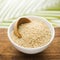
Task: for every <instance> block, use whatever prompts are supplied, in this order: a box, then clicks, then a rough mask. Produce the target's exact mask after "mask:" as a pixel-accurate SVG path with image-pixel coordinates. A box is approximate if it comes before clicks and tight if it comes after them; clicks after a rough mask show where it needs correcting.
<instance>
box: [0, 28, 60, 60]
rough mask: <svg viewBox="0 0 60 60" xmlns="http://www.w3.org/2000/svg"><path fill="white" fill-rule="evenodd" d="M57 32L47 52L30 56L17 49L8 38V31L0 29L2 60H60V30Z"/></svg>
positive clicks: (0, 54) (0, 56)
mask: <svg viewBox="0 0 60 60" xmlns="http://www.w3.org/2000/svg"><path fill="white" fill-rule="evenodd" d="M55 31H56V33H55V34H56V35H55V38H54V40H53V42H52V43H51V45H50V46H49V47H48V48H47V49H46V50H45V51H43V52H41V53H39V54H35V55H28V54H23V53H21V52H19V51H18V50H17V49H15V48H14V46H13V45H12V44H11V43H10V41H9V39H8V37H7V29H5V28H0V60H40V59H41V60H60V28H55Z"/></svg>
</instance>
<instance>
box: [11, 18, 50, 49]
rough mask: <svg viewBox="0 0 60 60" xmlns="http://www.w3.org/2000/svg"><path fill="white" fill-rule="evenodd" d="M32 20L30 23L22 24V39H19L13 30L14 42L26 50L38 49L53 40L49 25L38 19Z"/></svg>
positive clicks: (20, 30) (20, 29) (20, 27)
mask: <svg viewBox="0 0 60 60" xmlns="http://www.w3.org/2000/svg"><path fill="white" fill-rule="evenodd" d="M30 20H31V22H30V23H26V24H21V25H20V26H19V32H20V34H21V35H22V38H18V37H17V36H16V35H15V34H14V30H12V32H11V38H12V40H13V41H14V42H15V43H16V44H18V45H19V46H22V47H25V48H37V47H41V46H43V45H45V44H47V43H48V42H49V41H50V39H51V31H50V29H49V27H48V25H47V24H46V23H45V22H43V21H39V20H37V19H35V20H33V19H30Z"/></svg>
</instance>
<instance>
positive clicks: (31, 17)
mask: <svg viewBox="0 0 60 60" xmlns="http://www.w3.org/2000/svg"><path fill="white" fill-rule="evenodd" d="M24 17H26V18H29V19H33V20H34V19H37V20H39V21H40V20H41V21H43V22H45V23H46V24H47V25H48V27H49V28H50V31H51V39H50V41H49V42H48V43H47V44H46V45H49V44H50V43H51V42H52V40H53V38H54V33H55V32H54V28H53V26H52V24H51V23H49V22H48V21H47V20H46V19H45V18H43V17H38V16H24ZM19 19H20V18H18V19H17V20H19ZM17 20H16V21H17ZM16 21H14V22H13V23H12V24H11V25H10V27H9V28H8V37H9V39H10V41H12V42H13V43H14V44H15V45H17V46H18V44H16V43H15V42H14V41H13V40H12V39H11V31H12V30H13V27H14V23H15V22H16ZM46 45H44V46H46ZM44 46H41V47H44ZM19 47H21V46H19ZM41 47H40V48H41ZM23 48H24V47H23ZM37 48H39V47H37ZM33 49H34V48H33Z"/></svg>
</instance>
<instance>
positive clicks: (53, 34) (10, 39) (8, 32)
mask: <svg viewBox="0 0 60 60" xmlns="http://www.w3.org/2000/svg"><path fill="white" fill-rule="evenodd" d="M21 17H35V18H39V19H40V18H42V20H44V21H46V23H47V24H49V25H50V28H51V29H52V32H53V33H52V37H51V39H50V41H49V42H48V43H47V44H45V45H43V46H40V47H36V48H27V47H23V46H20V45H18V44H17V43H15V42H14V41H13V40H12V38H11V36H10V28H11V26H12V25H13V24H14V23H15V22H16V21H18V20H19V19H20V18H21ZM21 17H19V18H18V19H17V20H15V21H13V22H12V23H11V24H10V26H9V27H8V31H7V34H8V38H9V41H10V42H11V43H12V44H13V45H15V46H17V47H19V48H22V49H26V50H31V49H32V50H35V49H41V48H43V47H46V46H47V45H50V43H51V42H52V41H53V39H54V36H55V30H54V27H53V26H52V24H51V23H50V22H48V20H47V19H45V18H44V17H41V16H21Z"/></svg>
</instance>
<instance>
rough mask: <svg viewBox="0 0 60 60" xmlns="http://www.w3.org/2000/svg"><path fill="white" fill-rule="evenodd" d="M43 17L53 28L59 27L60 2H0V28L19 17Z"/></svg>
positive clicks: (44, 0)
mask: <svg viewBox="0 0 60 60" xmlns="http://www.w3.org/2000/svg"><path fill="white" fill-rule="evenodd" d="M27 15H36V16H42V17H45V18H46V19H47V20H48V21H49V22H51V23H52V24H53V26H54V27H60V0H0V28H1V27H3V28H8V26H9V25H10V24H11V23H12V22H13V21H14V20H16V19H17V18H19V17H20V16H27Z"/></svg>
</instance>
